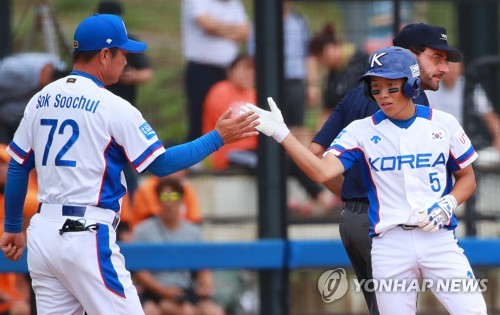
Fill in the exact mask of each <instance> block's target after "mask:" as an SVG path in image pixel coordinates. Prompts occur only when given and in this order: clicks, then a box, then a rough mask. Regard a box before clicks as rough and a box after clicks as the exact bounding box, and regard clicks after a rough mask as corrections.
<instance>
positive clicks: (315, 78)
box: [248, 0, 321, 133]
mask: <svg viewBox="0 0 500 315" xmlns="http://www.w3.org/2000/svg"><path fill="white" fill-rule="evenodd" d="M283 36H284V37H283V41H284V50H283V52H284V55H285V56H284V72H285V73H284V75H285V82H284V86H285V91H284V92H285V93H284V95H283V97H284V102H283V103H284V104H286V110H285V111H283V115H284V119H285V122H286V123H287V124H288V126H290V127H291V128H294V129H295V130H296V131H297V132H299V133H304V132H305V130H303V126H304V117H305V109H306V104H309V105H310V106H315V105H317V104H318V103H319V101H320V96H321V84H320V79H319V73H318V65H317V60H316V58H314V57H312V56H310V55H309V41H310V32H309V23H308V21H307V20H306V18H305V17H303V16H302V15H300V14H299V13H297V12H296V11H295V10H294V9H293V7H292V4H291V2H290V1H289V0H286V1H284V2H283ZM248 51H249V52H250V54H252V55H254V54H255V34H254V32H251V33H250V39H249V41H248Z"/></svg>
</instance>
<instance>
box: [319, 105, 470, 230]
mask: <svg viewBox="0 0 500 315" xmlns="http://www.w3.org/2000/svg"><path fill="white" fill-rule="evenodd" d="M328 153H332V154H335V155H336V156H338V157H339V159H340V160H341V161H342V164H343V165H344V167H345V169H346V170H347V169H349V168H350V167H351V166H352V165H353V163H355V162H356V161H358V160H359V162H360V164H361V169H362V176H363V182H364V184H365V188H366V189H367V191H368V198H369V201H370V209H369V218H370V222H371V230H370V233H371V235H372V236H375V235H378V234H380V233H383V232H384V231H386V230H388V229H390V228H392V227H394V226H396V225H398V224H410V225H416V224H417V223H418V214H417V211H418V210H421V209H427V208H428V207H429V206H430V205H432V204H433V203H434V202H435V201H436V200H437V199H439V198H440V197H442V196H444V195H446V194H448V193H449V192H450V191H451V188H452V187H453V177H452V173H453V172H455V171H458V170H460V169H463V168H465V167H466V166H468V165H470V164H471V163H472V162H473V161H474V160H475V159H476V158H477V153H476V151H475V150H474V148H473V147H472V144H471V142H470V140H469V138H468V137H467V135H466V134H465V132H464V130H463V129H462V127H461V126H460V125H459V123H458V121H457V120H456V119H455V118H454V117H453V116H452V115H450V114H448V113H445V112H441V111H437V110H433V109H431V108H429V107H425V106H418V105H417V115H416V116H415V117H414V119H410V120H409V121H395V120H391V119H389V118H388V117H387V116H386V115H385V114H384V113H383V112H382V111H378V112H377V113H375V114H374V115H373V116H371V117H367V118H365V119H362V120H357V121H355V122H353V123H351V124H350V125H349V126H347V128H346V129H344V130H343V131H342V132H341V133H340V134H339V135H338V136H337V138H336V139H335V140H334V142H333V143H332V145H331V147H330V148H329V149H328V151H327V154H328ZM455 226H456V219H455V218H453V220H452V223H451V225H450V227H449V228H454V227H455Z"/></svg>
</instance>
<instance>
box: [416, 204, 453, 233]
mask: <svg viewBox="0 0 500 315" xmlns="http://www.w3.org/2000/svg"><path fill="white" fill-rule="evenodd" d="M456 208H457V200H456V199H455V197H453V196H452V195H446V196H444V197H442V198H440V199H438V200H437V201H436V202H435V203H434V204H433V205H432V206H431V207H430V208H429V209H427V210H422V211H420V219H419V222H418V226H420V227H421V228H422V229H423V230H424V231H430V232H436V231H438V230H440V229H442V228H443V226H445V225H447V224H449V223H450V220H451V217H452V215H453V211H454V210H455V209H456Z"/></svg>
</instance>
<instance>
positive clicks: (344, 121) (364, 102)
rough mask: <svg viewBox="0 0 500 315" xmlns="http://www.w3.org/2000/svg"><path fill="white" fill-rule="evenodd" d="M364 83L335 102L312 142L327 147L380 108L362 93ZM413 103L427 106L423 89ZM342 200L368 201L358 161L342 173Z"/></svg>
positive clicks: (427, 102)
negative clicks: (352, 123) (344, 131)
mask: <svg viewBox="0 0 500 315" xmlns="http://www.w3.org/2000/svg"><path fill="white" fill-rule="evenodd" d="M363 85H364V84H363V83H362V84H359V85H358V86H357V87H355V88H353V89H351V90H349V92H347V94H346V95H345V96H344V98H343V99H342V100H341V101H340V102H339V103H338V104H337V106H336V107H335V109H334V110H333V112H332V114H331V115H330V117H328V120H327V121H326V123H325V124H324V125H323V127H322V128H321V130H320V131H318V133H317V134H316V135H315V136H314V138H313V140H312V142H316V143H318V144H320V145H321V146H323V147H324V148H325V149H326V148H328V147H329V146H330V145H331V144H332V142H333V140H334V139H335V137H337V135H338V134H339V133H340V132H341V131H342V129H344V128H345V127H347V125H349V124H350V123H351V122H353V121H355V120H358V119H362V118H365V117H368V116H371V115H373V114H374V113H375V112H377V111H378V110H379V109H380V108H379V107H378V104H377V102H375V101H370V100H368V98H367V97H366V96H365V94H364V86H363ZM413 102H414V103H415V104H420V105H425V106H429V101H428V100H427V96H426V95H425V93H424V91H423V90H421V91H420V95H419V96H418V97H416V98H414V99H413ZM342 200H344V201H346V200H357V201H366V202H368V198H367V192H366V189H365V187H364V185H363V182H362V180H361V173H360V168H359V163H357V164H356V165H353V167H352V168H351V169H349V170H348V171H346V172H345V173H344V184H343V186H342Z"/></svg>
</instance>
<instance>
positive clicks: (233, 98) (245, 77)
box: [203, 54, 335, 215]
mask: <svg viewBox="0 0 500 315" xmlns="http://www.w3.org/2000/svg"><path fill="white" fill-rule="evenodd" d="M227 77H228V78H227V80H223V81H221V82H219V83H216V84H215V85H214V86H213V87H212V88H211V89H210V91H209V92H208V94H207V97H206V99H205V103H204V105H203V133H207V132H209V131H210V130H211V129H210V128H213V127H214V126H215V123H216V122H217V115H219V114H220V113H223V112H224V111H226V110H227V109H228V108H232V109H233V115H234V114H235V113H237V114H238V115H239V112H240V106H242V105H245V104H246V103H252V104H253V103H256V102H257V91H256V90H255V87H254V85H255V70H254V60H253V58H252V57H250V56H249V55H246V54H240V55H238V56H237V57H236V59H235V60H234V61H233V62H232V63H231V64H230V65H229V67H228V70H227ZM257 140H258V138H257V137H251V138H246V139H243V140H240V141H238V142H235V143H233V144H229V145H225V146H224V147H223V148H221V149H219V150H218V151H217V152H214V153H212V154H213V156H212V157H211V158H212V166H213V169H214V170H216V171H222V170H225V169H227V168H228V167H230V166H244V167H247V168H248V169H251V170H254V169H255V168H256V167H257V153H256V149H257ZM287 163H289V165H290V169H289V172H290V174H291V175H292V176H294V177H295V178H296V179H297V180H298V182H299V183H300V184H301V186H302V187H303V188H304V189H305V190H306V192H307V193H308V195H309V196H310V197H311V198H312V199H314V200H315V201H316V202H317V203H318V204H319V205H320V207H321V208H322V210H324V211H325V212H329V211H330V210H331V208H332V207H333V205H334V201H335V200H334V196H333V195H332V194H331V193H330V192H329V191H327V190H326V189H324V188H323V187H322V186H321V185H319V184H317V183H315V182H313V181H312V180H311V179H310V178H309V177H308V176H307V175H306V174H304V172H302V170H300V169H299V168H298V167H297V166H296V165H295V163H293V162H292V161H290V160H289V161H287ZM288 206H289V208H290V210H292V211H295V212H296V213H298V214H300V215H308V214H310V212H311V211H312V210H313V207H314V204H313V201H311V200H308V201H306V202H304V204H299V202H298V201H297V200H294V199H293V198H290V200H289V204H288Z"/></svg>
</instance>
